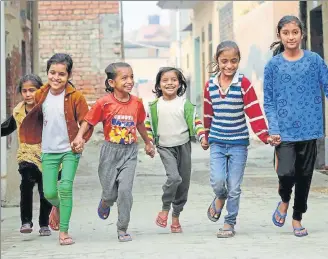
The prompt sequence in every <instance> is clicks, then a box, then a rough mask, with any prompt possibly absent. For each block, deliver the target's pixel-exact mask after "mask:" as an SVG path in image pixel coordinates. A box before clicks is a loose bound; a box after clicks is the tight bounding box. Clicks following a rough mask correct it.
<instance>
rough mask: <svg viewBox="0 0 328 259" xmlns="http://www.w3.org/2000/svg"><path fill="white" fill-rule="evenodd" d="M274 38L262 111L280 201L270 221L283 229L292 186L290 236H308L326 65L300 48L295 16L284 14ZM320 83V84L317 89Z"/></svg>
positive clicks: (326, 83)
mask: <svg viewBox="0 0 328 259" xmlns="http://www.w3.org/2000/svg"><path fill="white" fill-rule="evenodd" d="M277 36H278V38H279V41H277V42H274V43H273V44H272V45H271V49H272V48H274V47H276V48H275V49H274V52H273V56H274V57H273V58H272V59H271V60H270V61H269V62H268V64H267V65H266V67H265V70H264V109H265V113H266V116H267V118H268V122H269V133H270V135H271V136H272V137H273V139H274V144H275V145H277V146H276V147H275V167H276V171H277V174H278V179H279V191H278V192H279V195H280V198H281V201H280V202H279V203H278V206H277V209H276V210H275V212H274V213H273V216H272V221H273V223H274V224H275V225H276V226H278V227H282V226H283V225H284V224H285V220H286V216H287V210H288V207H289V202H290V198H291V193H292V188H293V186H294V185H295V198H294V207H293V210H294V211H293V220H292V225H293V229H294V235H295V236H297V237H303V236H306V235H308V232H307V230H306V229H305V228H304V227H303V226H302V224H301V221H302V214H304V213H305V212H306V210H307V199H308V194H309V190H310V185H311V180H312V175H313V170H314V164H315V160H316V155H317V146H316V140H317V139H318V138H321V137H323V136H324V133H323V110H322V101H323V99H322V94H321V89H322V88H323V90H324V92H325V95H326V96H327V97H328V68H327V65H326V64H325V62H324V60H323V59H322V58H321V57H320V56H319V55H318V54H316V53H314V52H311V51H307V50H302V49H300V44H301V40H302V38H303V36H304V28H303V26H302V23H301V22H300V20H299V19H298V18H297V17H295V16H284V17H283V18H282V19H281V20H280V21H279V23H278V26H277ZM321 87H322V88H321Z"/></svg>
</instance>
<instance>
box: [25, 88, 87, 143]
mask: <svg viewBox="0 0 328 259" xmlns="http://www.w3.org/2000/svg"><path fill="white" fill-rule="evenodd" d="M49 89H50V86H49V84H45V85H44V86H42V87H41V88H40V89H39V90H38V91H37V92H36V93H35V103H36V105H35V106H34V108H33V109H32V110H31V111H30V112H29V113H28V114H27V115H26V117H25V119H24V120H23V122H22V125H21V126H20V131H19V138H20V142H21V143H26V144H38V143H41V141H42V129H43V114H42V104H43V103H44V101H45V100H46V97H47V95H48V93H49ZM64 111H65V118H66V124H67V131H68V137H69V140H70V142H72V141H73V140H74V138H75V137H76V135H77V133H78V131H79V124H81V123H82V121H83V119H84V117H85V115H86V114H87V113H88V111H89V107H88V104H87V102H86V100H85V98H84V96H83V95H82V93H81V92H79V91H77V90H76V89H75V88H74V87H73V86H71V85H70V84H68V85H67V87H66V89H65V102H64ZM92 133H93V127H91V128H90V129H89V130H88V131H87V132H86V133H85V135H84V136H83V138H84V139H85V141H88V140H89V139H90V137H91V135H92Z"/></svg>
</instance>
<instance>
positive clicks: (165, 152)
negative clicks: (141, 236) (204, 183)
mask: <svg viewBox="0 0 328 259" xmlns="http://www.w3.org/2000/svg"><path fill="white" fill-rule="evenodd" d="M157 151H158V153H159V155H160V157H161V159H162V162H163V164H164V167H165V170H166V175H167V181H166V183H165V184H164V185H163V192H164V193H163V196H162V201H163V207H162V210H164V211H169V210H170V208H171V204H172V207H173V213H172V215H173V216H174V217H179V215H180V212H181V211H182V210H183V206H184V205H185V204H186V202H187V198H188V191H189V186H190V175H191V143H190V141H189V142H187V143H186V144H184V145H181V146H177V147H161V146H157Z"/></svg>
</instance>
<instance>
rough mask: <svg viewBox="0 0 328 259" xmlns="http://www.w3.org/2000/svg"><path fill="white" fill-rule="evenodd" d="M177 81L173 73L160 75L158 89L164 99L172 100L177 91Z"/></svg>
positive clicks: (175, 74)
mask: <svg viewBox="0 0 328 259" xmlns="http://www.w3.org/2000/svg"><path fill="white" fill-rule="evenodd" d="M179 86H180V84H179V79H178V76H177V73H176V72H175V71H168V72H165V73H163V74H162V76H161V81H160V87H161V90H162V93H163V97H164V99H174V98H175V97H176V96H177V93H178V90H179Z"/></svg>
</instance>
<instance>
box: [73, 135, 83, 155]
mask: <svg viewBox="0 0 328 259" xmlns="http://www.w3.org/2000/svg"><path fill="white" fill-rule="evenodd" d="M84 144H85V140H84V139H83V138H82V137H79V136H76V138H75V139H74V140H73V142H72V143H71V147H72V149H73V151H75V152H77V153H82V152H83V149H84Z"/></svg>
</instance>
